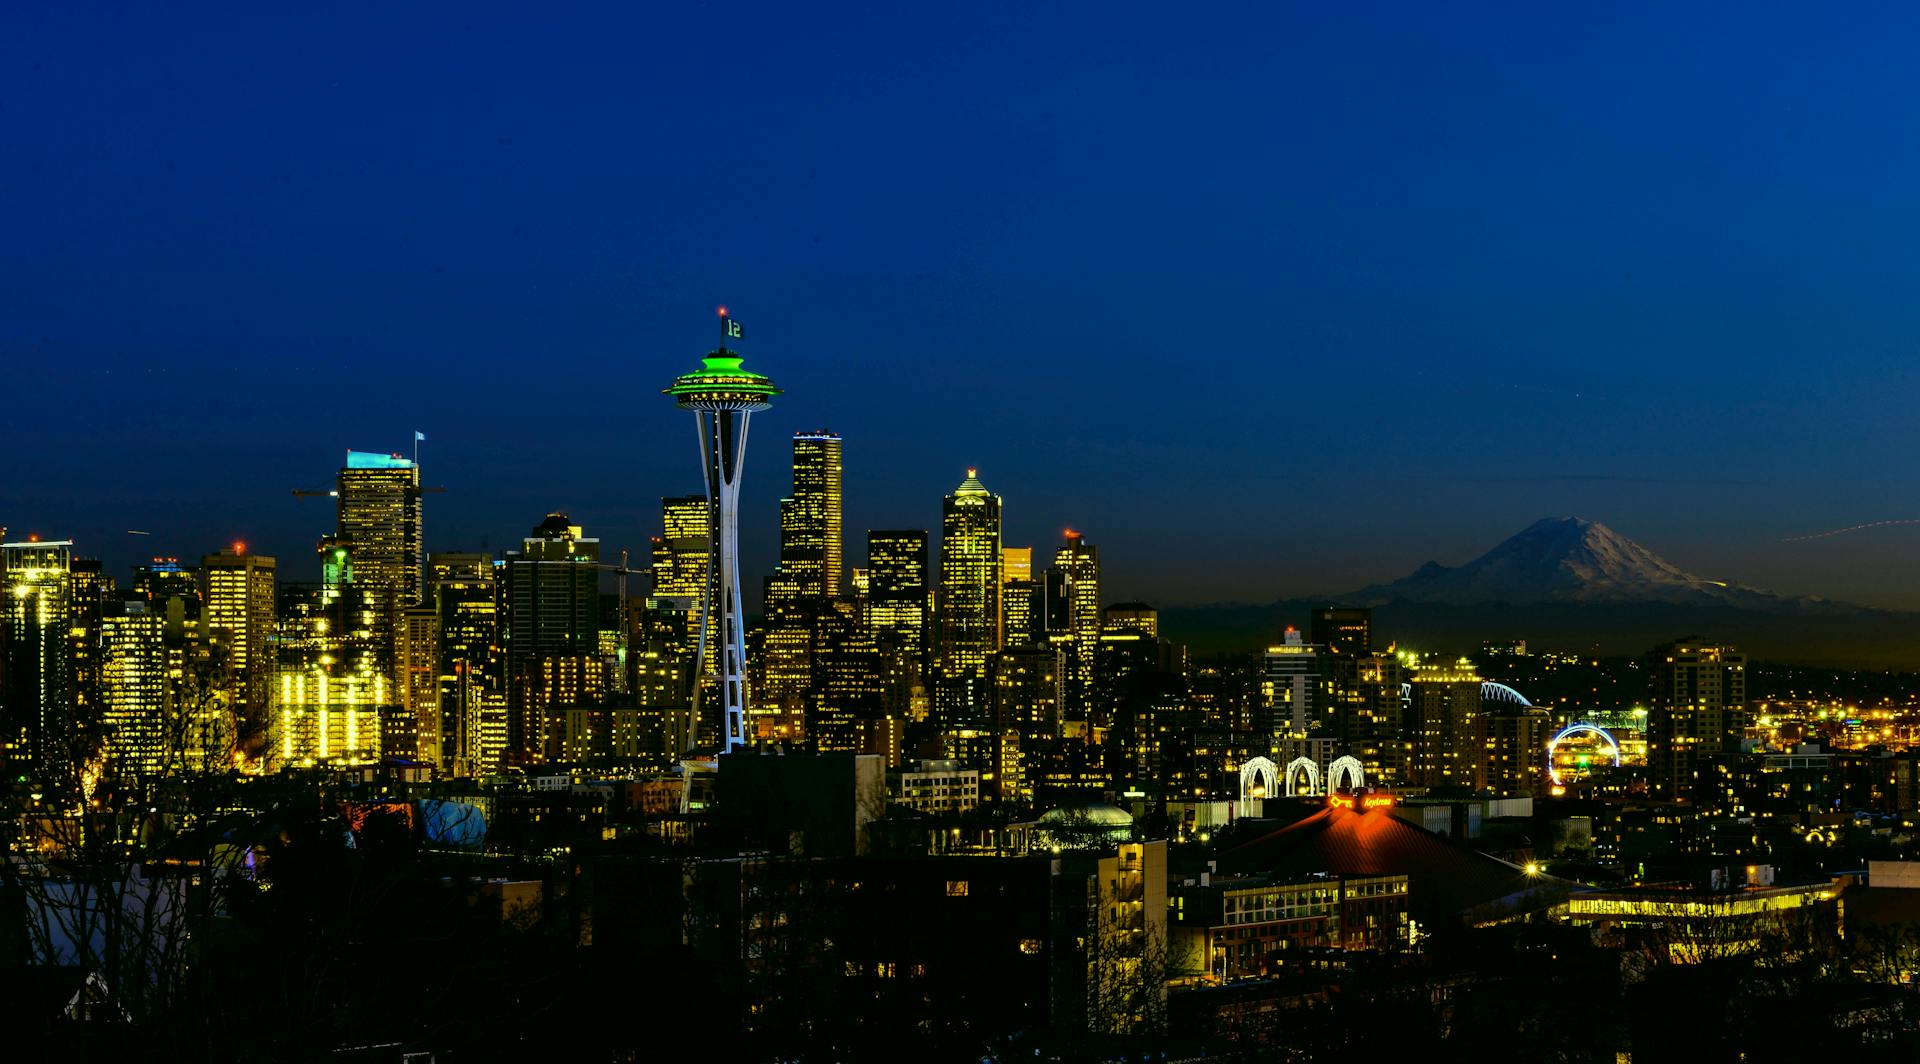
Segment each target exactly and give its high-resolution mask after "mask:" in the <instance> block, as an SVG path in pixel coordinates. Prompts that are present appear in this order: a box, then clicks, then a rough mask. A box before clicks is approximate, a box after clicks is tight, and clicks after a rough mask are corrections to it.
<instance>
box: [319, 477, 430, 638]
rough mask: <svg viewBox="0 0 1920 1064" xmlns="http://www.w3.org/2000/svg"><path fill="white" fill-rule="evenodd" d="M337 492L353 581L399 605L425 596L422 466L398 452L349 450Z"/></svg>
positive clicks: (340, 535)
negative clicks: (422, 592) (422, 581)
mask: <svg viewBox="0 0 1920 1064" xmlns="http://www.w3.org/2000/svg"><path fill="white" fill-rule="evenodd" d="M336 483H337V485H338V488H337V490H336V492H335V494H336V495H337V496H338V497H339V503H340V524H339V529H338V533H337V536H338V539H339V541H340V542H339V545H340V546H342V547H344V548H346V551H347V554H348V556H349V557H350V558H351V559H352V563H353V582H354V584H356V585H358V586H359V587H360V589H361V590H363V591H367V592H370V593H373V594H374V595H375V596H376V597H380V598H384V599H385V600H386V601H388V602H390V603H391V604H392V606H393V607H394V608H395V609H398V608H399V607H401V606H410V605H414V604H416V603H418V602H419V601H420V592H421V561H422V557H423V555H422V550H423V547H422V543H423V541H422V539H421V531H420V467H419V466H417V465H415V464H414V463H413V462H412V461H411V460H409V459H406V458H402V457H400V456H399V455H397V454H391V455H390V454H374V453H372V452H369V451H348V452H347V464H346V467H345V468H343V469H341V470H340V474H339V477H338V479H337V481H336Z"/></svg>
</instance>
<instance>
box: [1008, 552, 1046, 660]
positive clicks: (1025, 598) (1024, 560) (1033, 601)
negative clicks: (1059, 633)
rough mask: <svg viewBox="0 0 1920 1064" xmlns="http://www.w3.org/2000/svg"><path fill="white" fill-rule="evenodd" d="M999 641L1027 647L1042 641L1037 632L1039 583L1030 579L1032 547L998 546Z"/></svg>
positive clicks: (1043, 640)
mask: <svg viewBox="0 0 1920 1064" xmlns="http://www.w3.org/2000/svg"><path fill="white" fill-rule="evenodd" d="M1000 642H1001V645H1002V646H1006V647H1026V646H1033V645H1035V644H1036V643H1041V642H1045V639H1044V638H1043V637H1042V635H1041V632H1040V585H1039V584H1038V583H1037V582H1036V581H1035V580H1034V579H1033V548H1032V547H1002V548H1000Z"/></svg>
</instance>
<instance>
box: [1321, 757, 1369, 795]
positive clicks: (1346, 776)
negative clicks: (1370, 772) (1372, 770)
mask: <svg viewBox="0 0 1920 1064" xmlns="http://www.w3.org/2000/svg"><path fill="white" fill-rule="evenodd" d="M1366 785H1367V769H1366V766H1365V765H1362V764H1361V763H1360V759H1359V758H1357V757H1354V756H1353V755H1352V754H1348V755H1346V756H1344V757H1339V758H1335V759H1334V762H1333V764H1331V765H1328V766H1327V793H1328V794H1332V793H1333V792H1335V791H1357V790H1360V789H1361V788H1363V787H1365V786H1366Z"/></svg>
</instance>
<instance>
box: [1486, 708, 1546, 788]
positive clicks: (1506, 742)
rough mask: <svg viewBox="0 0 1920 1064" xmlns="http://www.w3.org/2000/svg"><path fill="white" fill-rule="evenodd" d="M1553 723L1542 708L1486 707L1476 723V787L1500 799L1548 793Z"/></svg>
mask: <svg viewBox="0 0 1920 1064" xmlns="http://www.w3.org/2000/svg"><path fill="white" fill-rule="evenodd" d="M1552 734H1553V722H1552V720H1550V719H1549V718H1548V716H1547V711H1546V710H1544V709H1541V708H1540V707H1538V706H1522V705H1501V706H1483V707H1482V711H1481V712H1480V714H1479V715H1478V717H1477V718H1476V719H1475V721H1474V765H1473V786H1474V788H1475V789H1476V790H1488V791H1492V792H1493V794H1494V795H1495V796H1496V797H1501V798H1509V797H1511V798H1521V797H1527V796H1531V795H1535V794H1542V793H1544V792H1545V784H1546V749H1547V737H1548V736H1550V735H1552Z"/></svg>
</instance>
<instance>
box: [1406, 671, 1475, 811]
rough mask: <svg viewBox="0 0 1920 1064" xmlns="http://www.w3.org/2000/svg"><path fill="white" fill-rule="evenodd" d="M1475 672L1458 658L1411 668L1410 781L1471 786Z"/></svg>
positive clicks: (1426, 785)
mask: <svg viewBox="0 0 1920 1064" xmlns="http://www.w3.org/2000/svg"><path fill="white" fill-rule="evenodd" d="M1481 682H1482V681H1481V678H1480V674H1479V673H1478V672H1476V671H1474V668H1473V663H1472V662H1470V661H1468V660H1466V659H1464V658H1462V659H1460V660H1459V661H1456V662H1451V663H1443V664H1442V663H1436V664H1431V665H1421V666H1418V667H1417V668H1415V669H1414V672H1413V706H1412V710H1413V726H1412V728H1411V731H1412V736H1411V738H1412V742H1413V751H1412V752H1413V759H1412V771H1411V773H1410V775H1411V777H1412V780H1411V782H1412V783H1413V784H1414V785H1416V786H1421V787H1430V788H1442V787H1451V788H1471V787H1473V786H1474V776H1475V768H1476V764H1477V762H1478V761H1479V760H1480V755H1479V752H1478V751H1477V750H1476V747H1475V741H1476V728H1477V726H1478V722H1479V717H1480V685H1481Z"/></svg>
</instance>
